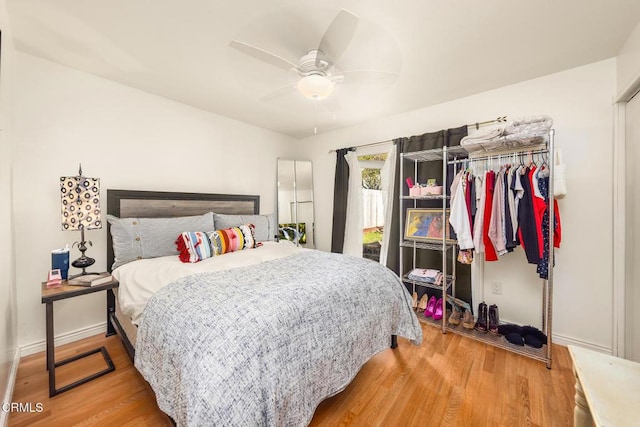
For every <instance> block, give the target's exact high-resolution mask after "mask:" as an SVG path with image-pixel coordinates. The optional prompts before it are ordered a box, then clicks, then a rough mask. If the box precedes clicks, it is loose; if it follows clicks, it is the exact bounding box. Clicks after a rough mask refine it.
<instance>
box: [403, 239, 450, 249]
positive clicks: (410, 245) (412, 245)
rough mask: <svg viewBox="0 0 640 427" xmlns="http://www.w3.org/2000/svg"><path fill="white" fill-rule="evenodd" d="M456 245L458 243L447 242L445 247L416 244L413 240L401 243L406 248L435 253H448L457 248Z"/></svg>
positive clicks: (436, 244)
mask: <svg viewBox="0 0 640 427" xmlns="http://www.w3.org/2000/svg"><path fill="white" fill-rule="evenodd" d="M455 244H456V242H447V243H446V244H444V245H443V244H442V243H427V242H416V241H412V240H403V241H402V242H400V246H403V247H405V248H417V249H431V250H434V251H447V250H449V249H451V248H452V247H453V246H455Z"/></svg>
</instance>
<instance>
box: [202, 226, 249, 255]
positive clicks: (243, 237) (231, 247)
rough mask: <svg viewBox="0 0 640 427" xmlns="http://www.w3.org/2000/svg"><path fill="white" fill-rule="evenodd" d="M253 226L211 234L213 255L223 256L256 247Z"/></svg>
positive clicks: (227, 229) (217, 231)
mask: <svg viewBox="0 0 640 427" xmlns="http://www.w3.org/2000/svg"><path fill="white" fill-rule="evenodd" d="M254 229H255V227H254V226H253V224H246V225H241V226H239V227H233V228H226V229H224V230H216V231H212V232H211V233H209V240H210V241H211V249H212V250H213V255H214V256H215V255H222V254H226V253H227V252H235V251H241V250H243V249H251V248H255V247H256V239H255V236H254V234H253V233H254Z"/></svg>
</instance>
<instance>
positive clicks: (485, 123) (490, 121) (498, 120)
mask: <svg viewBox="0 0 640 427" xmlns="http://www.w3.org/2000/svg"><path fill="white" fill-rule="evenodd" d="M506 121H507V116H500V117H498V118H496V119H493V120H486V121H484V122H476V123H471V124H468V125H467V127H469V128H470V127H475V128H476V129H479V128H480V126H486V125H491V124H494V123H501V122H506ZM390 142H393V140H391V139H387V140H386V141H378V142H370V143H368V144H362V145H355V146H353V147H348V148H353V149H354V150H355V149H358V148H363V147H371V146H374V145H382V144H388V143H390ZM335 152H336V150H329V153H328V154H331V153H335Z"/></svg>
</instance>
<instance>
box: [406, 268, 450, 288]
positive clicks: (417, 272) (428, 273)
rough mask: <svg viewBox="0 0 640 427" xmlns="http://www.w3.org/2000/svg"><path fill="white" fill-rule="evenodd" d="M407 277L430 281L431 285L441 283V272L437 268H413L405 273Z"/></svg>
mask: <svg viewBox="0 0 640 427" xmlns="http://www.w3.org/2000/svg"><path fill="white" fill-rule="evenodd" d="M407 278H408V279H410V280H415V281H416V282H424V283H431V284H432V285H440V284H442V273H441V272H440V271H439V270H432V269H423V268H414V269H413V270H411V272H410V273H409V274H408V275H407Z"/></svg>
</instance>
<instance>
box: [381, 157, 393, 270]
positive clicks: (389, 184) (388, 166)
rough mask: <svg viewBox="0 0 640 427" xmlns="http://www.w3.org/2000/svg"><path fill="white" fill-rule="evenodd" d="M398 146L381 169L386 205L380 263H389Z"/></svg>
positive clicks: (383, 196)
mask: <svg viewBox="0 0 640 427" xmlns="http://www.w3.org/2000/svg"><path fill="white" fill-rule="evenodd" d="M396 156H397V153H396V146H395V145H392V146H391V149H390V150H389V154H387V160H385V162H384V165H383V166H382V169H380V186H381V187H382V188H381V189H382V204H383V205H384V232H383V233H382V247H381V248H380V264H382V265H387V256H388V255H389V235H390V234H391V233H390V231H391V230H389V228H390V227H391V217H392V216H393V189H394V188H395V185H396V182H395V181H396V180H395V177H396V175H395V173H393V172H394V170H395V167H396Z"/></svg>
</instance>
